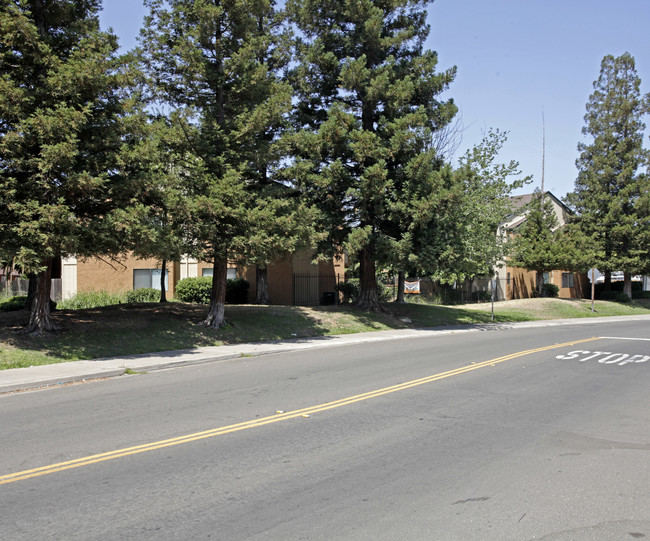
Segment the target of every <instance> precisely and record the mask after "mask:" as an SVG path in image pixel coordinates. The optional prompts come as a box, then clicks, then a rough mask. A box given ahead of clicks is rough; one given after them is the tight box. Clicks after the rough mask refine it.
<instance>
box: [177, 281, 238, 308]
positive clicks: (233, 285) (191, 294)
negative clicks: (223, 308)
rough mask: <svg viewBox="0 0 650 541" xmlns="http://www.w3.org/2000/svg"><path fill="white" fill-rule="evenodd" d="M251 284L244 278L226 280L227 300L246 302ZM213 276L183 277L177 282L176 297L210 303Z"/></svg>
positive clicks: (185, 300) (183, 300) (234, 302)
mask: <svg viewBox="0 0 650 541" xmlns="http://www.w3.org/2000/svg"><path fill="white" fill-rule="evenodd" d="M249 288H250V284H249V283H248V282H247V281H246V280H244V279H243V278H235V279H234V280H226V302H227V303H228V304H246V303H247V302H248V289H249ZM211 291H212V277H210V276H202V277H200V278H183V279H182V280H180V281H179V282H178V284H176V297H177V298H178V300H180V301H182V302H193V303H198V304H209V303H210V292H211Z"/></svg>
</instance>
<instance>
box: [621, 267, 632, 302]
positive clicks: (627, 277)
mask: <svg viewBox="0 0 650 541" xmlns="http://www.w3.org/2000/svg"><path fill="white" fill-rule="evenodd" d="M623 293H625V294H626V295H627V296H628V297H630V300H632V275H631V274H630V273H629V272H624V273H623Z"/></svg>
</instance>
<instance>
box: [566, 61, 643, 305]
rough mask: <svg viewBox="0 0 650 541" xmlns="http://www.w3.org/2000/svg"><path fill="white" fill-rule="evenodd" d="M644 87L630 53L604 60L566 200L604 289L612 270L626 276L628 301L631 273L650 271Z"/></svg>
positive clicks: (595, 86) (590, 100)
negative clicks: (588, 245) (602, 276)
mask: <svg viewBox="0 0 650 541" xmlns="http://www.w3.org/2000/svg"><path fill="white" fill-rule="evenodd" d="M640 83H641V81H640V79H639V77H638V75H637V72H636V68H635V63H634V58H633V57H632V56H631V55H630V54H629V53H625V54H623V55H621V56H618V57H614V56H612V55H607V56H605V58H603V60H602V63H601V68H600V75H599V77H598V80H597V81H595V82H594V92H593V93H592V94H591V96H590V97H589V102H588V103H587V113H586V114H585V126H584V127H583V129H582V132H583V134H584V135H585V136H587V137H588V138H589V141H588V142H585V143H580V144H579V145H578V150H579V151H580V157H579V158H578V160H577V161H576V165H577V167H578V178H577V180H576V183H575V190H574V192H573V193H571V194H569V195H568V199H567V200H568V202H569V204H570V205H571V206H572V207H573V209H575V211H576V215H577V216H576V220H577V225H578V227H579V228H580V230H581V231H582V233H583V234H584V235H586V236H587V237H589V238H590V241H591V243H592V246H593V251H594V253H595V254H596V256H595V261H594V263H595V266H596V267H597V268H598V269H600V270H601V271H604V272H605V280H606V285H609V283H610V280H611V271H615V270H619V271H623V272H624V277H625V285H624V287H625V292H626V293H627V294H628V295H630V296H631V293H632V286H631V276H632V274H635V273H641V272H647V271H648V269H650V208H649V205H648V200H649V199H650V195H649V191H650V183H649V182H648V177H647V176H646V175H645V174H644V172H643V171H642V168H644V167H645V166H646V165H647V163H648V152H647V150H645V149H644V148H643V132H644V129H645V124H644V123H643V121H642V118H643V116H644V115H645V114H647V113H648V111H649V110H650V99H649V97H648V96H647V95H642V94H641V91H640Z"/></svg>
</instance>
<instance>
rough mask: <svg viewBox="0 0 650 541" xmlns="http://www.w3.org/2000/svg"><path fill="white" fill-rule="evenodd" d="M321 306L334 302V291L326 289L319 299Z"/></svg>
mask: <svg viewBox="0 0 650 541" xmlns="http://www.w3.org/2000/svg"><path fill="white" fill-rule="evenodd" d="M320 303H321V305H322V306H328V305H332V304H335V303H336V293H335V292H334V291H326V292H325V293H323V296H322V297H321V299H320Z"/></svg>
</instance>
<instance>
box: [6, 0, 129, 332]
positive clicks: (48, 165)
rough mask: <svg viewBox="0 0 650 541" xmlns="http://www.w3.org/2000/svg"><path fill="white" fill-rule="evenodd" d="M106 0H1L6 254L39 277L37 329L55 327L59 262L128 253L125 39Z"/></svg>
mask: <svg viewBox="0 0 650 541" xmlns="http://www.w3.org/2000/svg"><path fill="white" fill-rule="evenodd" d="M99 8H100V0H21V1H20V2H15V1H8V0H3V1H2V2H0V171H1V172H0V198H1V201H0V203H1V204H0V258H2V259H4V260H10V261H13V263H14V265H16V266H17V267H19V268H20V269H22V271H23V272H24V273H26V274H31V275H32V276H33V277H34V280H35V283H36V288H35V295H34V298H33V299H32V303H31V317H30V322H29V326H28V330H30V331H34V332H43V331H45V330H51V329H53V324H52V321H51V318H50V302H49V297H50V287H51V279H50V276H51V269H52V262H53V261H54V260H55V259H56V258H60V257H61V256H62V255H73V254H74V255H78V256H83V255H95V254H98V253H107V252H111V251H114V250H116V249H117V248H118V245H119V244H118V242H117V239H116V238H115V235H114V229H113V228H112V227H109V226H108V225H107V220H106V219H107V218H108V216H109V215H110V213H111V210H112V209H113V208H114V207H115V206H116V205H118V204H119V201H120V197H121V189H120V182H121V180H120V176H119V175H117V174H116V171H117V166H116V161H115V156H116V153H117V150H118V148H119V146H120V145H121V144H122V143H121V139H120V135H121V133H122V122H121V118H122V116H123V113H124V109H123V101H122V96H121V94H120V88H121V79H120V75H119V73H118V67H119V64H118V59H117V57H116V50H117V39H116V38H115V36H113V35H111V34H107V33H105V32H101V31H100V29H99V22H98V18H97V13H98V10H99Z"/></svg>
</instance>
